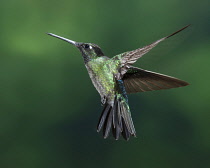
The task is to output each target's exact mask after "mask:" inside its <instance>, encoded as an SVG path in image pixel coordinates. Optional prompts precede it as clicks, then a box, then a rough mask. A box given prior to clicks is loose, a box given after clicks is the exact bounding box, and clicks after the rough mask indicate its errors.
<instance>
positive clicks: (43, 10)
mask: <svg viewBox="0 0 210 168" xmlns="http://www.w3.org/2000/svg"><path fill="white" fill-rule="evenodd" d="M209 4H210V1H209V0H201V1H190V0H171V1H167V0H159V1H151V0H143V1H137V0H130V1H122V0H121V1H120V0H106V1H99V0H89V1H84V0H81V1H78V0H68V1H67V0H65V1H64V0H61V1H49V0H36V1H35V0H29V1H28V0H20V1H14V0H7V1H6V0H3V1H1V6H0V21H1V27H0V39H1V41H0V52H1V56H0V81H1V82H0V83H1V84H0V92H1V94H0V167H1V168H48V167H50V168H58V167H59V168H69V167H72V168H78V167H79V168H80V167H92V168H96V167H97V168H99V167H100V168H104V167H110V168H112V167H122V168H124V167H142V168H160V167H161V168H169V167H170V168H177V167H179V168H198V167H199V168H200V167H205V168H207V167H210V114H209V112H210V93H209V91H210V89H209V87H210V77H209V72H210V67H209V63H210V8H209ZM187 24H192V25H191V26H190V27H189V28H187V29H186V30H184V31H183V32H181V33H180V34H177V35H176V36H173V37H172V38H170V39H168V40H166V41H164V42H163V43H161V44H160V45H158V47H156V48H155V49H153V50H152V51H151V52H150V53H148V54H147V55H145V56H144V57H142V58H141V59H140V60H139V61H138V62H137V63H136V64H135V65H136V66H138V67H141V68H144V69H148V70H151V71H155V72H159V73H163V74H167V75H171V76H175V77H177V78H180V79H183V80H186V81H187V82H189V83H190V84H191V85H190V86H187V87H183V88H178V89H170V90H162V91H154V92H146V93H139V94H132V95H129V103H130V107H131V111H132V116H133V120H134V124H135V127H136V130H137V138H131V139H130V141H128V142H127V141H124V140H123V139H121V140H119V141H115V140H114V139H113V138H111V137H110V138H108V139H106V140H104V139H103V137H102V135H101V134H98V133H97V132H96V124H97V122H98V118H99V116H100V113H101V110H102V107H101V105H100V97H99V95H98V93H97V92H96V90H95V88H94V87H93V85H92V83H91V81H90V79H89V76H88V74H87V72H86V69H85V66H84V63H83V59H82V57H81V55H80V53H79V51H78V50H77V49H76V48H74V47H73V46H71V45H69V44H68V43H65V42H63V41H61V40H58V39H55V38H52V37H50V36H47V35H46V34H45V33H46V32H51V33H55V34H58V35H61V36H64V37H66V38H70V39H72V40H76V41H82V42H93V43H96V44H98V45H99V46H101V48H102V49H103V51H104V53H105V54H106V55H107V56H110V57H112V56H114V55H116V54H119V53H122V52H124V51H128V50H133V49H136V48H139V47H143V46H144V45H147V44H150V43H151V42H153V41H155V40H157V39H159V38H162V37H164V36H166V35H169V34H170V33H172V32H174V31H176V30H178V29H180V28H182V27H184V26H186V25H187Z"/></svg>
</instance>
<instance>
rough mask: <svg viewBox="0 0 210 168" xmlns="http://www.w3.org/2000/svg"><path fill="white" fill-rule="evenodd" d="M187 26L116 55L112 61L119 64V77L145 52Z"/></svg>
mask: <svg viewBox="0 0 210 168" xmlns="http://www.w3.org/2000/svg"><path fill="white" fill-rule="evenodd" d="M188 26H190V25H187V26H185V27H183V28H182V29H180V30H178V31H176V32H174V33H172V34H170V35H169V36H166V37H163V38H161V39H159V40H157V41H155V42H153V43H152V44H150V45H147V46H144V47H143V48H138V49H136V50H133V51H128V52H125V53H122V54H120V55H117V56H115V57H114V59H116V60H118V61H119V62H120V65H121V66H120V67H121V68H120V72H121V75H124V74H125V73H126V72H127V70H128V69H129V68H130V65H132V64H133V63H135V62H136V61H137V60H138V59H139V58H141V57H142V56H143V55H144V54H146V53H147V52H149V51H150V50H151V49H152V48H154V47H155V46H156V45H157V44H158V43H160V42H161V41H164V40H165V39H167V38H169V37H171V36H173V35H175V34H177V33H179V32H180V31H182V30H184V29H186V28H187V27H188Z"/></svg>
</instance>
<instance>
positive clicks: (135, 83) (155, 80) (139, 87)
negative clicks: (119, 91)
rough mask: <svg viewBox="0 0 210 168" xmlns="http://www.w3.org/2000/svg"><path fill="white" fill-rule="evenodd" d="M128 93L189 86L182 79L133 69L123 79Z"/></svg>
mask: <svg viewBox="0 0 210 168" xmlns="http://www.w3.org/2000/svg"><path fill="white" fill-rule="evenodd" d="M123 81H124V85H125V89H126V92H127V93H137V92H145V91H152V90H161V89H170V88H176V87H182V86H186V85H189V83H187V82H185V81H182V80H180V79H177V78H174V77H171V76H167V75H163V74H159V73H155V72H151V71H147V70H143V69H140V68H136V67H131V68H130V69H129V70H128V71H127V73H126V74H125V75H124V77H123Z"/></svg>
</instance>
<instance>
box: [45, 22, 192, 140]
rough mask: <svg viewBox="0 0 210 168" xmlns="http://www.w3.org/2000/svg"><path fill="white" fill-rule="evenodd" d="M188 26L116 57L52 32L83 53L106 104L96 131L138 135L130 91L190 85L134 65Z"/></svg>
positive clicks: (95, 47)
mask: <svg viewBox="0 0 210 168" xmlns="http://www.w3.org/2000/svg"><path fill="white" fill-rule="evenodd" d="M188 26H189V25H188ZM188 26H185V27H184V28H182V29H180V30H178V31H176V32H174V33H172V34H171V35H169V36H166V37H164V38H161V39H160V40H157V41H155V42H153V43H152V44H150V45H147V46H145V47H143V48H139V49H136V50H133V51H129V52H124V53H122V54H119V55H116V56H115V57H113V58H109V57H107V56H105V55H104V54H103V52H102V50H101V49H100V47H99V46H98V45H96V44H93V43H79V42H75V41H72V40H69V39H66V38H63V37H60V36H57V35H55V34H51V33H49V35H51V36H54V37H56V38H59V39H62V40H64V41H67V42H68V43H71V44H73V45H74V46H76V47H77V48H78V49H79V50H80V52H81V53H82V56H83V59H84V62H85V66H86V68H87V71H88V73H89V76H90V78H91V80H92V82H93V85H94V86H95V88H96V90H97V91H98V92H99V94H100V96H101V102H102V105H103V106H104V109H103V111H102V114H101V116H100V119H99V123H98V126H97V131H98V132H99V131H100V130H101V129H102V128H103V135H104V138H107V137H108V136H109V133H110V131H111V129H112V132H113V136H114V137H115V139H116V140H118V139H119V137H120V135H122V136H123V137H124V138H125V139H126V140H128V139H129V138H130V136H136V131H135V128H134V125H133V121H132V118H131V113H130V108H129V105H128V96H127V94H130V93H137V92H145V91H152V90H160V89H169V88H176V87H182V86H186V85H188V83H187V82H185V81H182V80H179V79H177V78H174V77H170V76H167V75H163V74H159V73H155V72H151V71H147V70H143V69H140V68H137V67H133V64H134V63H135V62H136V61H137V60H138V59H139V58H140V57H142V56H143V55H144V54H146V53H147V52H149V51H150V50H151V49H152V48H154V47H155V46H156V45H157V44H158V43H160V42H161V41H163V40H165V39H167V38H169V37H171V36H173V35H175V34H177V33H178V32H180V31H182V30H184V29H185V28H187V27H188Z"/></svg>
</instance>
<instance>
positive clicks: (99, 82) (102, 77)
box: [87, 67, 115, 98]
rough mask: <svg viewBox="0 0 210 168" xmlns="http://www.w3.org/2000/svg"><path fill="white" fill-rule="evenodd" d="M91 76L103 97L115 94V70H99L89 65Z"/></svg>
mask: <svg viewBox="0 0 210 168" xmlns="http://www.w3.org/2000/svg"><path fill="white" fill-rule="evenodd" d="M87 69H88V72H89V75H90V78H91V80H92V83H93V85H94V86H95V88H96V90H97V91H98V92H99V94H100V96H101V98H103V97H104V96H105V97H110V96H111V95H114V88H115V79H114V75H113V72H112V71H111V70H109V68H106V67H105V68H104V67H103V68H100V69H98V70H96V68H95V69H93V67H92V68H90V67H87Z"/></svg>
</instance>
